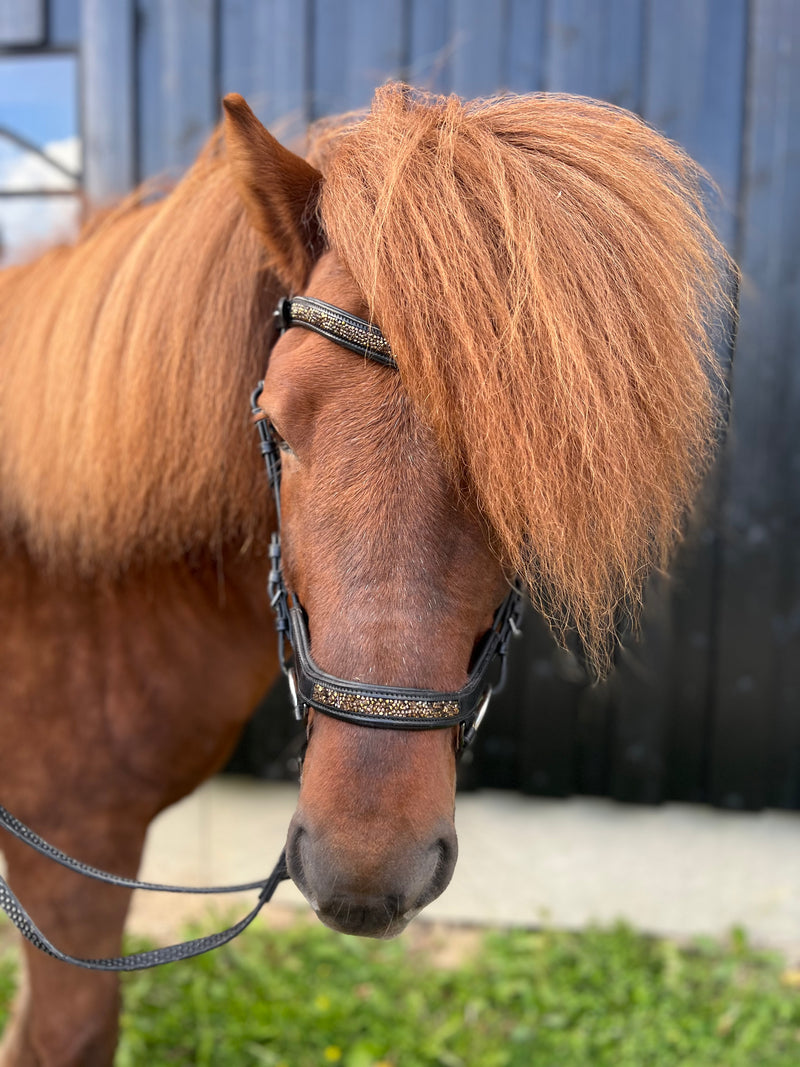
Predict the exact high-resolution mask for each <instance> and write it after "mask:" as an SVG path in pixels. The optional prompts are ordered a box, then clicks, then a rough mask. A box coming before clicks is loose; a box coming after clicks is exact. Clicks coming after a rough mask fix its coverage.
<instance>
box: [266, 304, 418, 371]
mask: <svg viewBox="0 0 800 1067" xmlns="http://www.w3.org/2000/svg"><path fill="white" fill-rule="evenodd" d="M275 323H276V325H277V327H278V331H279V333H283V331H284V330H288V329H289V327H290V326H303V327H305V329H307V330H313V331H314V333H318V334H321V335H322V336H323V337H327V338H328V340H329V341H334V342H335V343H336V344H337V345H341V346H342V348H347V349H349V350H350V351H351V352H355V353H356V355H359V356H366V357H367V359H371V360H373V361H374V362H375V363H382V364H383V365H384V366H385V367H392V368H393V369H394V370H397V363H396V362H395V358H394V356H393V355H392V350H391V348H390V346H389V342H388V341H387V340H386V338H385V337H384V336H383V334H382V333H381V331H380V330H379V329H378V327H377V326H375V325H373V323H371V322H365V321H364V319H359V318H358V317H357V316H356V315H351V314H350V313H349V312H347V311H342V309H341V308H337V307H334V306H333V304H326V303H325V301H324V300H317V299H315V298H314V297H313V296H289V297H284V299H283V300H281V302H280V303H279V304H278V306H277V308H276V309H275Z"/></svg>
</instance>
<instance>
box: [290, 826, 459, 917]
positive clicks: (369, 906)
mask: <svg viewBox="0 0 800 1067" xmlns="http://www.w3.org/2000/svg"><path fill="white" fill-rule="evenodd" d="M436 829H437V832H436V833H435V834H434V835H432V836H431V837H430V838H429V839H428V840H426V841H423V842H419V841H411V842H402V841H399V840H398V841H394V842H392V843H391V845H389V843H387V842H385V841H383V840H381V841H379V842H374V841H370V840H369V836H368V835H364V836H363V837H360V838H359V840H358V841H357V842H355V845H356V846H358V847H348V846H347V845H343V844H342V842H341V841H337V840H336V839H335V838H334V837H333V836H332V835H331V834H326V833H321V834H317V833H314V832H313V830H312V829H311V828H310V827H309V826H308V825H306V824H304V821H303V819H302V817H301V816H300V815H299V814H296V815H295V817H294V819H293V820H292V823H291V825H290V827H289V835H288V838H287V844H286V860H287V866H288V870H289V874H290V875H291V878H292V880H293V881H294V883H295V885H296V886H297V887H298V889H299V890H300V892H301V893H302V894H303V896H304V897H305V898H306V900H307V901H308V902H309V904H310V905H311V907H312V908H313V909H314V911H315V912H316V914H317V917H318V918H319V919H320V921H321V922H323V923H324V924H325V925H326V926H329V927H330V928H331V929H332V930H337V931H338V932H339V933H343V934H355V935H357V936H360V937H377V938H390V937H396V936H397V935H398V934H400V933H402V931H403V930H404V929H405V927H406V926H407V925H408V923H409V922H410V921H411V919H413V918H414V917H415V916H416V915H418V914H419V912H420V911H421V910H422V909H423V908H424V907H425V906H426V905H427V904H430V902H431V901H432V900H435V899H436V897H438V896H439V895H440V894H441V893H442V892H443V891H444V889H445V888H446V887H447V885H448V884H449V882H450V879H451V878H452V876H453V870H454V869H455V864H456V858H457V856H458V841H457V838H456V832H455V827H454V825H453V822H452V820H449V819H442V820H441V821H440V823H439V824H438V825H437V828H436Z"/></svg>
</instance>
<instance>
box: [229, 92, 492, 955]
mask: <svg viewBox="0 0 800 1067" xmlns="http://www.w3.org/2000/svg"><path fill="white" fill-rule="evenodd" d="M226 106H227V110H228V115H229V123H228V137H229V150H230V152H231V155H232V157H233V159H234V160H236V161H237V162H238V164H239V169H238V170H237V176H238V177H239V179H240V182H241V184H240V188H242V187H243V188H244V190H245V193H244V196H245V202H246V203H247V204H248V206H249V209H250V211H251V217H252V218H253V221H254V223H255V225H256V227H257V229H258V230H259V232H260V233H261V235H262V237H263V238H264V240H265V244H266V245H267V248H268V250H269V251H270V253H271V255H272V257H273V262H274V263H275V267H276V269H277V270H278V272H279V273H280V275H281V277H282V279H283V280H284V281H285V284H286V286H287V289H288V290H290V291H291V292H292V293H303V294H307V295H310V296H313V297H314V298H316V299H320V300H323V301H325V302H326V303H329V304H332V305H335V306H336V307H338V308H341V309H342V310H344V311H347V312H349V313H351V314H353V315H356V316H359V317H361V318H364V317H367V316H368V314H369V312H368V308H367V305H366V302H365V299H364V297H363V295H362V294H361V293H360V292H359V290H358V288H357V287H356V285H355V283H354V281H353V279H352V277H351V276H350V274H349V273H348V271H347V269H346V268H345V267H344V266H343V264H342V262H341V260H340V259H339V257H338V256H337V255H336V253H335V251H331V250H326V251H322V252H321V253H320V254H315V249H317V248H319V247H320V246H321V243H322V242H321V241H320V239H319V236H318V234H317V233H315V232H314V230H313V226H314V225H315V224H316V220H315V218H314V214H313V205H314V201H315V198H316V197H317V196H318V195H319V190H320V183H321V175H320V174H319V173H318V172H317V171H316V170H314V169H313V168H311V167H310V166H308V165H307V164H305V162H304V161H302V160H300V159H298V158H297V157H292V156H291V155H290V154H289V153H288V152H286V150H284V149H282V148H281V147H280V146H279V145H278V144H277V143H276V142H275V141H273V139H272V138H271V137H270V135H269V134H268V133H267V131H266V130H263V128H261V127H259V126H256V125H254V120H253V119H252V117H251V115H250V113H249V112H248V111H246V110H245V108H246V105H244V104H243V102H239V101H238V100H234V101H231V100H230V98H229V99H228V101H227V104H226ZM245 161H246V162H245ZM279 219H280V222H279V221H278V220H279ZM309 227H311V230H309ZM260 405H261V407H262V408H263V410H264V411H265V412H266V413H267V414H268V416H269V418H270V420H271V422H272V424H273V426H274V427H275V431H276V433H277V434H278V435H279V438H280V448H281V453H282V456H281V461H282V483H281V509H282V516H281V532H282V540H283V569H284V575H285V580H286V583H287V586H288V588H289V590H290V591H291V593H292V595H293V597H294V598H295V600H296V601H297V602H299V603H300V604H302V606H303V609H304V611H305V613H306V615H307V618H308V625H309V632H310V639H311V647H312V652H313V656H314V660H315V662H316V663H317V664H318V665H319V667H320V668H322V669H323V670H324V671H326V672H327V673H329V674H331V675H335V676H338V677H340V678H346V679H351V680H353V681H354V682H358V683H362V684H364V685H370V684H378V685H382V686H400V687H414V688H418V689H430V690H438V691H457V690H459V689H460V688H461V687H462V686H463V685H464V683H465V681H466V678H467V672H468V668H469V666H470V663H471V659H472V655H473V650H474V648H475V647H476V645H477V644H478V642H479V641H480V638H481V637H482V635H483V634H484V633H485V632H486V631H487V629H488V628H489V627H490V626H491V623H492V618H493V615H494V612H495V609H496V608H497V606H498V604H499V603H500V602H501V601H502V599H503V595H504V593H505V592H506V591H507V587H508V583H507V581H506V579H505V578H504V575H503V570H502V567H501V566H500V564H499V562H498V560H497V557H496V556H495V555H494V554H493V553H492V552H491V551H490V549H489V546H488V540H487V534H486V530H485V528H484V525H483V524H482V522H481V519H480V517H479V515H478V514H477V512H476V509H475V507H474V505H472V504H471V502H470V501H469V500H468V498H466V497H465V495H464V494H463V492H462V491H461V487H460V486H459V485H458V484H457V482H456V480H455V479H454V477H453V475H452V472H451V471H449V470H447V469H446V467H445V464H444V462H443V459H442V456H441V452H440V450H439V449H438V447H437V444H436V441H435V438H434V435H433V433H432V431H431V429H430V428H429V427H428V426H426V425H425V423H424V421H423V420H422V419H421V417H420V414H419V413H418V411H417V410H416V409H415V408H414V406H413V405H412V404H411V403H410V401H409V398H408V396H407V394H406V393H405V391H404V389H403V385H402V380H401V378H400V376H399V375H398V374H397V372H396V371H393V370H391V369H389V368H387V367H382V366H379V365H376V364H374V363H371V362H368V361H366V360H365V359H363V358H359V357H357V356H354V355H352V354H349V353H347V352H345V351H343V350H342V348H340V347H339V346H338V345H336V344H335V343H333V342H332V341H331V340H328V339H326V338H324V337H321V336H319V335H318V334H316V333H312V332H307V331H300V330H296V331H288V332H287V333H286V334H285V335H284V336H283V337H282V338H280V339H279V340H278V341H277V343H276V344H275V345H274V347H273V349H272V352H271V354H270V359H269V368H268V371H267V375H266V378H265V382H264V390H263V393H262V395H261V398H260ZM307 729H308V747H307V751H306V756H305V760H304V766H303V774H302V781H301V791H300V799H299V804H298V809H297V813H296V815H295V817H294V819H293V820H292V824H291V827H290V830H289V838H288V846H287V859H288V863H289V870H290V872H291V875H292V877H293V879H294V881H295V882H296V883H297V885H298V886H299V887H300V889H301V890H302V892H303V893H304V894H305V896H306V897H307V898H308V900H309V901H310V902H311V904H312V905H313V907H314V908H315V910H316V911H317V913H318V915H319V916H320V918H321V919H322V920H323V921H324V922H326V923H327V924H328V925H330V926H333V927H334V928H337V929H340V930H343V931H347V932H350V933H359V934H366V935H377V936H388V935H391V934H395V933H397V932H399V931H400V930H401V929H402V928H403V927H404V926H405V924H406V923H407V922H408V920H409V919H410V918H411V917H412V916H413V915H414V914H416V912H418V911H419V909H420V908H422V907H423V906H424V905H425V904H427V903H429V902H430V901H431V900H433V899H434V898H435V897H437V896H438V895H439V894H440V893H441V892H442V890H443V889H444V888H445V886H446V885H447V884H448V882H449V881H450V878H451V875H452V872H453V868H454V865H455V861H456V855H457V843H456V834H455V828H454V823H453V814H454V795H455V757H456V749H457V742H458V733H459V730H458V727H451V728H450V729H434V730H421V731H416V730H415V731H407V730H392V729H370V728H368V727H366V726H362V725H357V724H352V723H346V722H342V721H339V720H337V719H334V718H332V717H330V716H327V715H324V714H321V713H318V712H315V711H314V710H313V709H312V710H311V712H310V714H309V718H308V725H307Z"/></svg>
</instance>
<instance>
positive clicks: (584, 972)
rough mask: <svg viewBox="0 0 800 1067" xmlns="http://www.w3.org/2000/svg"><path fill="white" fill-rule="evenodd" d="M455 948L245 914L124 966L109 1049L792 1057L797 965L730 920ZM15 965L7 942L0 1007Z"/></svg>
mask: <svg viewBox="0 0 800 1067" xmlns="http://www.w3.org/2000/svg"><path fill="white" fill-rule="evenodd" d="M441 936H442V938H443V939H444V938H446V937H447V934H446V933H444V934H442V935H441ZM417 940H418V939H417ZM428 941H429V942H430V939H428ZM462 957H463V958H462V959H460V960H459V961H458V963H457V964H456V965H445V966H443V965H442V963H441V961H437V960H436V959H435V958H434V956H433V955H432V950H431V946H430V943H428V945H427V946H425V945H423V946H422V947H420V946H419V944H417V945H416V947H415V943H414V939H408V938H405V939H401V940H399V941H396V942H389V943H381V942H370V941H360V940H357V939H353V938H344V937H339V936H337V935H335V934H332V933H330V932H328V931H326V930H324V929H323V928H322V927H318V926H309V925H308V924H307V923H297V924H296V925H295V926H294V927H292V928H290V929H288V930H282V931H269V930H268V929H263V928H262V929H259V930H256V931H252V932H251V931H248V933H247V934H245V935H244V936H243V937H242V938H241V939H240V940H239V941H238V943H237V944H236V945H235V946H229V947H227V948H223V949H221V950H219V951H217V952H216V953H212V954H211V955H209V956H206V957H202V958H200V959H198V960H195V961H191V962H186V963H179V964H175V965H170V966H168V967H165V968H162V969H160V970H156V971H148V972H144V973H142V974H139V975H134V976H131V977H129V978H127V979H126V980H125V987H124V988H125V1009H124V1013H123V1019H122V1039H121V1043H120V1050H119V1054H118V1057H117V1061H116V1062H117V1067H140V1065H142V1067H144V1065H151V1064H157V1065H163V1067H168V1065H170V1064H191V1065H193V1067H212V1065H213V1067H228V1065H231V1067H233V1065H236V1067H249V1065H253V1067H307V1065H308V1067H318V1065H323V1067H325V1065H328V1064H339V1065H340V1067H678V1065H680V1067H740V1065H741V1067H745V1065H747V1067H751V1065H753V1064H757V1065H758V1067H789V1065H792V1067H796V1065H797V1064H798V1063H800V991H799V990H798V988H797V986H798V984H800V975H798V973H797V972H790V971H785V970H784V969H783V967H782V964H781V961H780V959H779V958H778V957H776V956H774V955H770V954H765V953H760V952H756V951H754V950H753V949H751V948H750V947H749V946H748V945H747V942H746V939H745V937H744V935H742V934H741V933H737V934H734V935H733V936H732V938H731V940H730V942H729V943H727V944H725V945H721V944H718V943H715V942H712V941H703V942H697V943H695V944H693V945H692V946H691V947H687V948H682V947H678V946H676V945H675V944H674V943H672V942H670V941H664V940H657V939H653V938H647V937H643V936H640V935H638V934H635V933H634V932H632V931H631V930H630V929H628V928H627V927H625V926H616V927H614V928H611V929H590V930H587V931H585V932H582V933H580V934H571V933H561V932H555V931H543V932H525V931H516V932H504V933H489V934H485V935H481V936H480V937H476V938H473V939H472V940H471V941H470V943H469V949H468V951H466V952H464V953H462ZM12 972H13V957H12V956H10V955H9V953H8V952H6V953H5V954H4V955H2V956H0V1023H2V1020H3V1015H4V1012H5V1008H6V1006H7V1004H8V999H9V996H10V991H11V988H12Z"/></svg>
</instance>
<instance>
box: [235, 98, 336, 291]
mask: <svg viewBox="0 0 800 1067" xmlns="http://www.w3.org/2000/svg"><path fill="white" fill-rule="evenodd" d="M222 103H223V106H224V107H225V115H226V121H225V144H226V146H227V150H228V156H229V158H230V163H231V171H232V173H233V179H234V182H235V183H236V187H237V189H238V191H239V195H240V196H241V198H242V200H243V201H244V205H245V208H246V209H247V214H248V216H249V218H250V221H251V223H252V224H253V226H254V227H255V229H256V232H257V233H258V234H259V235H260V237H261V238H262V240H263V241H264V243H265V244H266V246H267V249H268V251H269V253H270V259H271V261H272V266H273V267H274V269H275V272H276V274H277V275H278V277H279V278H280V279H281V281H282V282H284V284H286V285H288V286H289V287H290V288H291V289H292V290H297V289H300V288H302V286H303V284H304V282H305V281H306V279H307V277H308V275H309V274H310V272H311V267H312V266H313V264H314V261H315V260H316V259H317V258H318V256H319V255H320V253H321V252H322V248H323V244H324V241H323V236H322V230H321V228H320V225H319V222H318V220H317V216H316V206H317V198H318V196H319V193H320V189H321V183H322V175H321V174H320V172H319V171H318V170H315V168H314V167H312V166H311V165H310V164H309V163H306V161H305V160H304V159H302V158H301V157H300V156H297V155H295V154H294V152H290V151H289V149H288V148H284V147H283V145H282V144H280V143H279V142H278V141H276V140H275V138H274V137H273V136H272V134H271V133H269V131H268V130H266V129H265V128H264V126H262V125H261V123H260V122H259V121H258V119H257V118H256V116H255V115H254V114H253V112H252V111H251V110H250V108H249V107H248V105H247V103H246V102H245V100H244V98H243V97H241V96H239V94H238V93H230V94H229V95H228V96H226V97H225V99H224V100H223V101H222Z"/></svg>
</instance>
